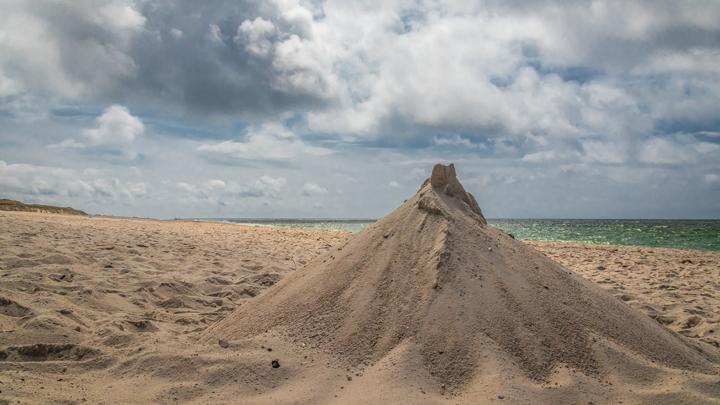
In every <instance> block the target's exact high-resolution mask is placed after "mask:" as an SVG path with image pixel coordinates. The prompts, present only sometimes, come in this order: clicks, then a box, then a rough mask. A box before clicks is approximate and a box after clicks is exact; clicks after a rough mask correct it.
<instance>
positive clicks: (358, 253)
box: [202, 165, 718, 392]
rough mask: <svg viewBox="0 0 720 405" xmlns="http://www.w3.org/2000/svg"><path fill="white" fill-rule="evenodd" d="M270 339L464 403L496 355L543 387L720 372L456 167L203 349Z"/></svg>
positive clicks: (441, 170)
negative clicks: (516, 230)
mask: <svg viewBox="0 0 720 405" xmlns="http://www.w3.org/2000/svg"><path fill="white" fill-rule="evenodd" d="M268 332H270V333H272V334H278V335H280V336H283V338H284V339H286V340H287V341H288V342H294V343H296V344H298V345H302V346H303V347H304V346H305V345H309V346H310V347H313V348H318V349H320V350H322V351H324V352H326V353H327V354H328V355H331V356H332V357H333V358H336V359H338V361H340V362H343V363H344V364H347V366H348V367H366V368H369V369H372V368H373V367H375V365H377V364H382V363H383V362H384V361H386V359H387V357H388V356H397V354H398V352H402V353H404V354H403V355H402V356H401V357H402V358H403V359H404V361H408V362H409V363H408V364H411V363H412V364H416V365H417V367H418V369H417V370H415V371H412V373H414V374H415V375H416V376H421V377H418V378H425V379H426V380H429V381H431V382H434V383H435V384H436V385H437V386H438V387H441V388H442V389H443V390H444V389H447V390H449V391H452V392H460V391H462V390H463V389H464V387H467V386H468V384H469V383H470V382H471V381H473V379H477V378H478V376H481V375H482V374H483V373H488V372H489V370H487V368H486V366H487V364H488V361H489V360H488V359H489V358H492V359H498V360H497V361H500V362H502V361H505V362H506V363H507V364H510V365H511V367H515V368H516V369H520V370H522V373H523V374H524V375H525V376H526V377H528V378H530V380H535V381H547V380H548V379H549V377H550V375H551V374H552V373H553V372H554V370H556V368H558V367H566V368H568V369H571V370H574V371H577V372H580V373H581V374H582V375H585V376H589V377H594V376H602V375H604V374H606V373H608V372H610V371H611V370H617V369H623V368H628V369H630V368H631V367H632V368H634V371H633V372H632V374H633V375H637V374H638V373H639V374H643V373H645V374H643V375H646V376H652V375H653V373H655V371H654V370H653V368H655V367H657V368H658V369H661V368H662V369H667V368H671V369H681V370H688V371H695V372H701V373H709V374H715V373H717V364H718V358H717V353H716V352H713V351H712V350H710V349H709V348H706V347H704V346H702V345H700V344H697V343H691V342H689V340H687V339H685V338H683V337H681V336H679V335H676V334H674V333H672V332H670V331H668V330H666V329H665V328H663V327H662V326H661V325H659V324H658V323H657V322H655V321H653V320H652V319H650V318H648V317H647V316H645V315H643V314H641V313H640V312H638V311H636V310H634V309H632V308H630V307H629V306H628V305H626V304H625V303H623V302H621V301H620V300H617V299H616V298H614V297H612V296H611V295H610V294H608V293H607V292H605V291H604V290H602V289H601V288H599V287H598V286H596V285H594V284H592V283H590V282H588V281H586V280H584V279H582V278H581V277H579V276H577V275H576V274H575V273H572V272H570V271H568V270H566V269H565V268H563V267H562V266H560V265H559V264H557V263H555V262H553V261H552V260H550V259H548V258H547V257H546V256H544V255H542V254H539V253H538V252H536V251H535V250H533V249H532V248H530V247H528V246H527V245H525V244H523V243H521V242H518V241H515V240H514V239H512V238H511V237H509V236H507V235H506V234H504V233H502V232H501V231H499V230H497V229H495V228H492V227H489V226H486V222H485V219H484V218H483V216H482V213H481V211H480V209H479V207H478V205H477V203H476V202H475V199H474V198H473V197H472V196H471V195H470V194H469V193H466V192H465V190H464V189H463V187H462V185H461V184H460V183H459V182H458V180H457V178H456V176H455V170H454V167H453V166H452V165H450V166H441V165H438V166H436V167H435V168H434V169H433V174H432V176H431V178H430V179H428V180H427V181H426V182H425V183H424V184H423V185H422V187H421V189H420V190H419V191H418V192H417V194H416V195H414V196H413V197H412V198H410V199H409V200H407V201H406V202H405V203H404V204H403V205H402V206H400V207H399V208H398V209H396V210H395V211H393V212H392V213H390V214H389V215H387V216H386V217H384V218H382V219H381V220H379V221H378V222H377V223H375V224H373V225H372V226H369V227H368V228H366V229H365V230H363V231H362V232H360V233H359V234H357V235H356V236H355V237H353V238H351V239H350V240H349V241H348V243H347V244H345V245H344V246H342V247H340V248H338V249H337V250H336V251H331V252H329V253H327V254H325V255H323V256H320V257H319V258H318V259H316V260H315V261H313V262H310V263H309V264H308V266H307V267H306V268H305V269H303V270H300V271H297V272H295V273H293V274H291V275H290V276H288V277H286V278H285V279H283V280H282V281H281V282H280V283H278V284H277V285H275V286H274V287H272V288H270V289H269V290H268V291H267V292H266V293H265V294H263V295H262V296H260V297H257V298H255V299H253V300H251V301H249V302H247V303H246V304H245V305H243V306H242V307H240V308H238V309H237V310H236V311H235V312H234V313H232V314H231V315H230V316H228V317H227V318H226V319H225V320H223V321H221V322H220V323H218V324H216V325H214V326H213V327H211V328H210V329H209V330H208V331H206V332H205V333H204V335H203V338H202V339H203V340H205V341H207V342H212V341H217V340H218V339H224V340H233V339H234V340H239V339H243V338H249V337H253V336H257V335H263V334H267V333H268ZM638 359H642V360H638ZM638 361H642V362H643V364H645V366H643V368H642V371H638V370H637V369H638V367H636V366H637V364H638ZM406 371H407V370H406ZM493 373H497V371H493ZM500 374H501V375H502V372H500ZM422 376H424V377H422ZM598 378H599V377H598Z"/></svg>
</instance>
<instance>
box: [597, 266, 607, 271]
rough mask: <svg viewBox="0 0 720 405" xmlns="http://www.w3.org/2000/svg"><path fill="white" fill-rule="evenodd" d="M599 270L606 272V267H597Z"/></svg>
mask: <svg viewBox="0 0 720 405" xmlns="http://www.w3.org/2000/svg"><path fill="white" fill-rule="evenodd" d="M597 269H598V270H605V266H597Z"/></svg>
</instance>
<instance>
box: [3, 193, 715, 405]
mask: <svg viewBox="0 0 720 405" xmlns="http://www.w3.org/2000/svg"><path fill="white" fill-rule="evenodd" d="M431 188H432V187H431ZM425 191H426V194H425V195H423V196H420V194H419V195H418V196H416V197H413V199H414V200H413V199H411V200H408V203H410V205H408V206H407V207H406V206H405V205H404V206H403V207H405V208H402V207H401V208H400V209H399V210H397V211H395V212H394V213H393V214H391V215H390V216H388V217H386V218H385V219H384V220H383V221H380V222H378V223H377V224H374V225H372V226H371V227H370V229H368V230H367V231H365V232H363V233H361V234H358V235H355V236H352V235H350V234H348V233H344V232H328V231H309V230H298V229H274V228H261V227H246V226H237V225H225V224H213V223H201V222H181V221H151V220H135V219H116V218H88V217H78V216H63V215H52V214H37V213H21V212H17V213H16V212H2V213H0V229H2V232H1V233H0V400H4V401H7V402H8V403H16V402H17V403H48V402H49V403H52V402H55V403H84V402H87V403H150V402H152V403H176V402H178V401H179V402H197V403H387V402H393V403H449V404H455V403H513V404H514V403H533V404H535V403H557V404H563V403H567V404H571V403H573V404H574V403H584V404H587V403H594V404H604V403H624V404H632V403H648V404H650V403H653V404H656V403H658V404H663V403H666V404H674V403H682V402H684V403H688V404H691V403H692V404H695V403H720V376H719V375H718V366H717V364H718V355H720V351H719V350H718V349H717V348H716V347H715V346H713V342H715V344H716V342H717V338H716V336H717V332H716V331H715V328H717V327H718V326H719V325H720V324H719V323H718V321H720V319H719V318H718V317H719V313H718V311H719V308H720V284H719V283H720V269H719V267H720V254H719V253H715V252H698V251H684V250H672V249H650V248H637V247H617V246H597V245H584V244H565V243H541V242H532V243H530V245H532V246H534V247H535V248H537V250H539V251H541V252H543V253H545V255H542V254H540V253H538V252H536V251H535V250H534V249H532V248H530V247H528V245H529V244H527V243H522V242H519V241H514V240H512V239H511V238H509V237H507V236H506V235H504V234H502V233H501V232H500V231H498V230H496V229H494V228H491V227H485V226H484V225H482V223H483V222H484V221H483V219H482V215H481V213H480V211H479V208H478V210H477V211H476V210H475V208H474V207H473V204H472V202H473V201H474V199H472V200H471V197H472V196H469V197H464V196H461V197H464V198H460V199H459V198H456V197H454V196H449V197H448V196H447V195H446V194H445V193H444V192H442V193H440V192H437V191H433V190H430V191H428V190H427V188H425ZM448 191H449V192H451V193H457V190H454V189H450V190H448ZM421 194H422V191H421ZM456 196H457V194H456ZM420 201H422V202H420ZM406 204H407V203H406ZM421 206H422V207H421ZM448 217H450V218H451V219H450V220H448ZM476 224H480V225H482V226H476ZM549 257H552V258H553V259H555V260H557V261H558V262H559V263H560V264H562V265H565V266H566V267H567V268H568V269H571V270H573V272H570V271H568V270H567V269H565V268H563V267H562V266H560V265H558V264H556V263H555V262H553V261H552V260H550V259H549ZM536 266H537V268H536ZM349 269H351V270H353V271H349ZM400 270H402V271H400ZM581 276H582V277H581ZM590 281H593V282H594V283H591V282H590ZM613 296H614V297H613ZM644 314H648V315H650V316H651V317H652V318H651V317H648V316H646V315H644ZM218 321H219V322H218ZM676 332H677V333H676ZM273 360H277V361H278V365H279V367H278V368H273V367H272V361H273Z"/></svg>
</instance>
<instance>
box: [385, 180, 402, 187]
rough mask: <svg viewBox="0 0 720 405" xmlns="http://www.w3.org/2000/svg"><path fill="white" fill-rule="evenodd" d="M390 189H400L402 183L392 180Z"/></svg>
mask: <svg viewBox="0 0 720 405" xmlns="http://www.w3.org/2000/svg"><path fill="white" fill-rule="evenodd" d="M388 187H390V188H400V183H398V182H397V181H395V180H391V181H390V182H389V183H388Z"/></svg>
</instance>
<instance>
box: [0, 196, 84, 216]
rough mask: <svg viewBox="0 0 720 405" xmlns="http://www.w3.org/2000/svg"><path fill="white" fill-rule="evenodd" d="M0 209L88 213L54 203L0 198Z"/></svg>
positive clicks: (75, 213)
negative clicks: (24, 201)
mask: <svg viewBox="0 0 720 405" xmlns="http://www.w3.org/2000/svg"><path fill="white" fill-rule="evenodd" d="M0 211H25V212H42V213H46V214H66V215H87V213H86V212H84V211H80V210H76V209H75V208H70V207H56V206H54V205H41V204H25V203H22V202H20V201H15V200H9V199H6V198H0Z"/></svg>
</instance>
